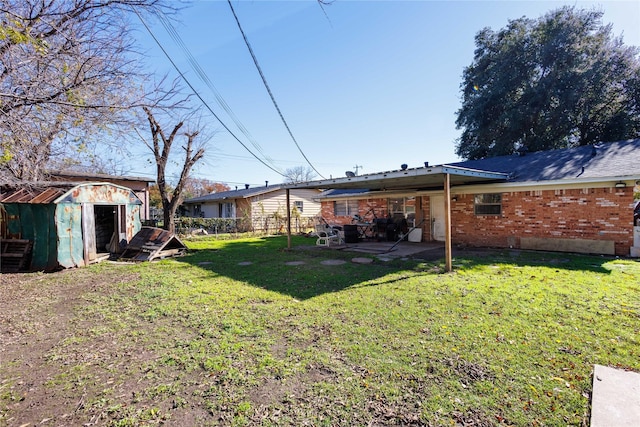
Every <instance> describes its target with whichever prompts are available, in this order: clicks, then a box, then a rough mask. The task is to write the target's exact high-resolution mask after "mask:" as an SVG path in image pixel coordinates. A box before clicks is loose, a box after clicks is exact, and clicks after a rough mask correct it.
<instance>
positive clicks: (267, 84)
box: [227, 0, 325, 179]
mask: <svg viewBox="0 0 640 427" xmlns="http://www.w3.org/2000/svg"><path fill="white" fill-rule="evenodd" d="M227 3H228V4H229V7H230V8H231V13H232V14H233V17H234V18H235V20H236V24H237V25H238V29H239V30H240V33H241V34H242V38H243V39H244V43H245V45H246V46H247V49H249V53H250V54H251V58H252V59H253V63H254V64H255V66H256V69H257V70H258V73H259V74H260V77H261V78H262V83H263V84H264V87H265V88H266V89H267V92H268V93H269V97H270V98H271V102H273V106H274V107H275V108H276V110H277V111H278V114H279V115H280V119H281V120H282V123H283V124H284V127H285V128H286V129H287V132H289V136H290V137H291V139H292V140H293V142H294V143H295V144H296V147H298V151H300V154H302V157H304V159H305V160H306V161H307V163H308V164H309V166H311V169H313V170H314V171H315V172H316V173H317V174H318V175H319V176H320V177H321V178H322V179H325V178H324V176H322V174H321V173H320V172H319V171H318V170H317V169H316V168H315V166H313V164H312V163H311V161H309V159H308V158H307V156H306V154H304V151H302V148H301V147H300V144H298V141H297V140H296V138H295V136H293V132H291V128H289V124H288V123H287V121H286V120H285V118H284V115H283V114H282V111H281V110H280V107H279V106H278V103H277V102H276V99H275V97H274V96H273V93H272V92H271V87H269V83H267V79H266V77H265V75H264V73H263V72H262V68H261V67H260V64H259V63H258V58H257V57H256V55H255V53H254V52H253V48H252V47H251V44H250V43H249V39H248V38H247V36H246V34H245V33H244V30H243V29H242V25H240V20H239V19H238V15H236V11H235V9H234V8H233V5H232V4H231V0H227ZM323 10H324V9H323Z"/></svg>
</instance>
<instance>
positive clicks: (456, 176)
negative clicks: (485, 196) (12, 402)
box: [285, 164, 508, 271]
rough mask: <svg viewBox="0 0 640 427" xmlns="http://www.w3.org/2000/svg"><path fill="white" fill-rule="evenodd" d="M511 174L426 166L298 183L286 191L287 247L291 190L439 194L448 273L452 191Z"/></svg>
mask: <svg viewBox="0 0 640 427" xmlns="http://www.w3.org/2000/svg"><path fill="white" fill-rule="evenodd" d="M507 179H508V175H507V174H505V173H499V172H492V171H485V170H478V169H469V168H461V167H455V166H447V165H441V166H433V167H430V166H428V165H427V164H425V166H424V167H419V168H411V169H409V168H406V165H403V167H402V169H400V170H394V171H387V172H379V173H374V174H367V175H359V176H346V177H341V178H331V179H324V180H317V181H308V182H298V183H291V184H288V185H287V186H286V187H285V189H286V200H287V236H288V243H287V245H288V248H289V249H290V248H291V214H290V212H291V207H290V198H289V191H290V190H291V189H299V188H307V189H323V190H331V189H366V190H368V191H369V192H376V194H378V195H384V194H386V193H389V194H391V193H392V192H398V191H404V192H415V193H418V192H424V191H435V192H439V193H441V194H442V195H443V197H444V209H445V233H444V252H445V268H446V271H451V270H452V246H451V189H452V187H457V186H464V185H471V184H480V183H488V182H500V181H506V180H507ZM416 220H417V221H420V222H422V221H424V220H425V218H416Z"/></svg>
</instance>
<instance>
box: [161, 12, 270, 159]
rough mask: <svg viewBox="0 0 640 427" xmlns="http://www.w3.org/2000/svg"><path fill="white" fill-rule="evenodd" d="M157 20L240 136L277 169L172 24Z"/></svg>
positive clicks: (164, 20)
mask: <svg viewBox="0 0 640 427" xmlns="http://www.w3.org/2000/svg"><path fill="white" fill-rule="evenodd" d="M158 18H159V20H160V23H161V24H162V26H163V27H164V28H165V30H166V31H167V33H168V34H169V36H171V38H172V39H173V41H174V42H175V43H176V44H177V45H178V47H179V48H180V49H181V50H182V52H183V53H184V54H185V56H186V58H187V60H188V61H189V64H190V65H191V68H193V70H194V71H195V72H196V74H197V75H198V77H199V78H200V80H202V82H203V83H204V84H205V85H206V86H207V87H208V88H209V89H210V90H211V91H212V92H213V94H214V95H215V98H216V101H217V103H218V105H219V106H220V107H221V108H222V109H223V110H224V111H225V112H226V113H227V115H229V117H230V118H231V120H232V121H233V122H234V123H235V125H236V127H237V128H238V129H239V130H240V132H242V134H243V135H244V136H245V137H246V138H247V139H248V140H249V142H251V145H253V147H254V148H255V149H256V150H257V151H258V152H259V153H260V154H261V155H262V156H263V157H264V158H265V160H266V161H267V162H268V163H269V164H271V165H272V166H273V167H274V168H277V169H279V168H278V167H277V166H276V165H275V162H274V160H273V159H272V158H271V157H269V156H268V155H267V154H266V153H265V152H264V150H263V149H262V147H261V146H260V144H258V142H257V141H256V140H255V139H254V138H253V136H252V135H251V133H250V132H249V130H248V129H247V128H246V127H245V126H244V124H243V123H242V122H241V121H240V119H238V117H237V116H236V114H235V113H234V112H233V110H232V109H231V107H230V106H229V104H228V103H227V101H226V100H225V99H224V98H223V97H222V95H221V94H220V92H219V91H218V89H217V88H216V86H215V85H214V84H213V82H212V81H211V79H209V76H208V75H207V73H206V72H205V71H204V70H203V69H202V67H201V66H200V63H199V62H198V61H197V60H196V58H195V57H194V56H193V54H192V53H191V51H190V50H189V48H188V47H187V45H186V44H185V43H184V41H183V40H182V37H181V36H180V34H179V33H178V32H177V31H176V29H175V27H174V26H173V24H171V22H170V21H169V19H168V18H167V17H166V16H165V15H164V13H161V14H159V15H158Z"/></svg>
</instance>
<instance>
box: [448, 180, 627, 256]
mask: <svg viewBox="0 0 640 427" xmlns="http://www.w3.org/2000/svg"><path fill="white" fill-rule="evenodd" d="M632 206H633V189H632V188H630V187H627V188H587V189H568V190H543V191H524V192H511V193H502V215H499V216H489V215H487V216H476V215H474V212H473V195H458V196H457V201H452V202H451V222H452V230H451V233H452V243H453V244H464V245H469V246H492V247H514V248H519V247H520V238H521V237H537V238H550V239H552V238H560V239H570V238H579V239H592V240H609V241H611V240H613V241H614V242H615V253H616V255H622V256H625V255H629V249H630V247H631V246H633V210H632Z"/></svg>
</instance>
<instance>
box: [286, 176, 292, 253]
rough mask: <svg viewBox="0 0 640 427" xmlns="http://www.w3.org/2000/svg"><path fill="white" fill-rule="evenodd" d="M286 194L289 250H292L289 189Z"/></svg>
mask: <svg viewBox="0 0 640 427" xmlns="http://www.w3.org/2000/svg"><path fill="white" fill-rule="evenodd" d="M285 193H286V195H287V249H291V206H290V205H291V197H290V194H289V189H288V188H287V189H286V190H285Z"/></svg>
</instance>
